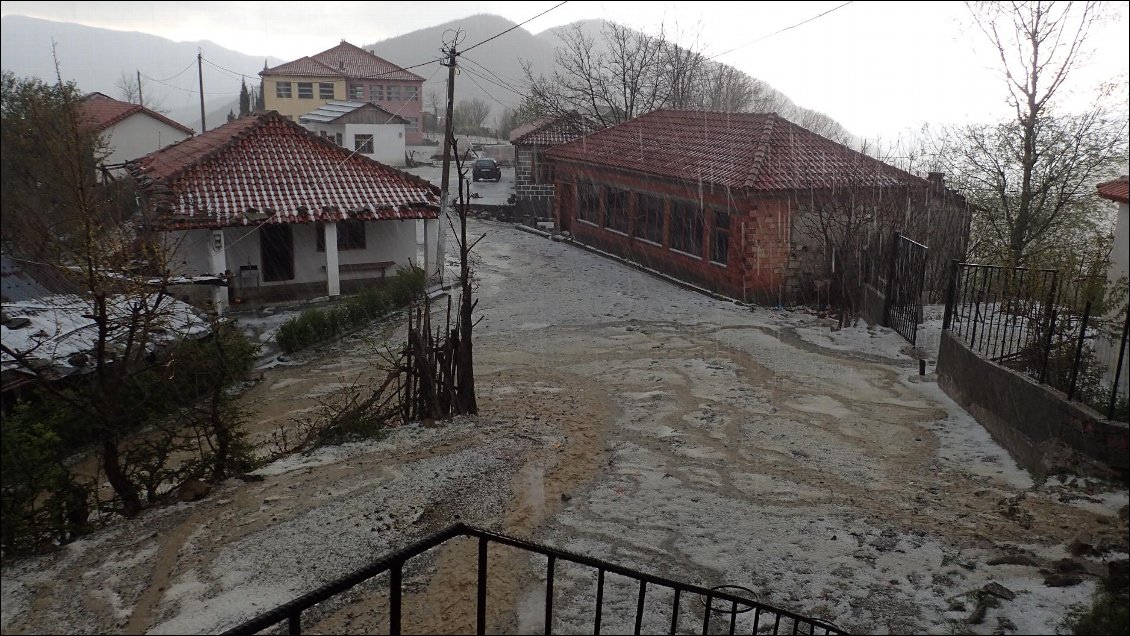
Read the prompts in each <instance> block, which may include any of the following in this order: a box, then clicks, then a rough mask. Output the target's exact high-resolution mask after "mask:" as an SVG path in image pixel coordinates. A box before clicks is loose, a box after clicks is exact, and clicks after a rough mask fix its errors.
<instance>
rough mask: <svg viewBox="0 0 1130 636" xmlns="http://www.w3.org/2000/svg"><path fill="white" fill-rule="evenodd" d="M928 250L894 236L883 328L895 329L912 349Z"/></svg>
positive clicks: (916, 328)
mask: <svg viewBox="0 0 1130 636" xmlns="http://www.w3.org/2000/svg"><path fill="white" fill-rule="evenodd" d="M929 251H930V248H928V247H926V246H925V245H923V244H921V243H919V242H917V241H912V240H910V239H908V238H906V237H905V236H903V235H902V233H901V232H895V240H894V242H893V244H892V247H891V264H890V271H889V273H888V275H887V293H886V299H885V302H884V305H883V307H884V309H883V324H884V325H886V326H887V327H890V328H892V329H894V330H895V331H896V332H898V334H899V335H901V336H902V337H903V338H906V339H907V340H908V341H909V342H910V344H911V346H914V345H915V344H916V340H917V338H918V324H919V323H921V322H922V289H923V287H924V286H925V285H926V256H927V254H929Z"/></svg>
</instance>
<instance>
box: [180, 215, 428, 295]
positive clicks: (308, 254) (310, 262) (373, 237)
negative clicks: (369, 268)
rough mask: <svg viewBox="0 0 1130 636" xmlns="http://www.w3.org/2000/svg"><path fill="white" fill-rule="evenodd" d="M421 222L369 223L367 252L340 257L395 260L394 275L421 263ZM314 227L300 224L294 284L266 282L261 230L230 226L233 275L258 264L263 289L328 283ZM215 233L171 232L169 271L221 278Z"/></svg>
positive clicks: (227, 237)
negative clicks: (213, 253) (214, 267)
mask: <svg viewBox="0 0 1130 636" xmlns="http://www.w3.org/2000/svg"><path fill="white" fill-rule="evenodd" d="M417 223H419V221H417V220H416V219H407V220H403V221H401V220H396V221H371V222H369V223H366V224H365V249H363V250H339V251H338V259H339V261H340V263H341V264H342V265H345V264H349V263H375V262H381V261H395V262H396V265H395V266H393V267H390V268H389V269H388V271H387V275H388V276H392V275H393V274H395V273H396V268H397V267H400V266H405V267H406V266H408V264H409V262H412V263H416V264H417V265H421V266H422V264H421V263H419V262H417V252H416V227H417ZM316 227H317V225H316V224H314V223H302V224H294V225H292V226H291V230H292V232H293V236H294V280H289V281H272V282H267V281H264V280H262V278H261V275H262V271H263V262H262V258H261V255H260V251H259V236H258V232H257V230H256V229H255V228H253V227H251V228H246V227H239V228H225V229H224V243H225V244H226V245H227V266H228V269H229V270H231V272H232V273H233V274H236V275H237V276H238V275H239V267H240V265H258V266H259V272H260V285H262V286H263V287H270V286H272V285H287V284H292V283H315V282H324V281H325V280H326V270H325V269H324V268H325V264H326V254H325V252H319V251H318V250H317V235H316V234H315V228H316ZM211 240H212V239H211V230H188V231H180V232H170V233H169V241H168V244H167V245H168V247H167V249H168V250H169V268H170V270H171V271H172V273H173V274H174V275H185V276H192V275H198V274H220V273H222V272H211V271H208V270H209V267H210V265H209V250H210V247H209V246H210V245H211ZM374 275H375V274H374V273H373V272H349V273H343V274H342V275H341V279H342V280H351V279H354V278H371V277H373V276H374Z"/></svg>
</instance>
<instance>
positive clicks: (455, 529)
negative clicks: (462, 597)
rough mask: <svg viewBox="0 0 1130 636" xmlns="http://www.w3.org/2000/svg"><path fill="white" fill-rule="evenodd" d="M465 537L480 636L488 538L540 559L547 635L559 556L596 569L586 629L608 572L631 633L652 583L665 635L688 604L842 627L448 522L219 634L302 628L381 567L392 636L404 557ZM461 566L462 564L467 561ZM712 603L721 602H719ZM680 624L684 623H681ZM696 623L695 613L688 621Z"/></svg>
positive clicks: (774, 622)
mask: <svg viewBox="0 0 1130 636" xmlns="http://www.w3.org/2000/svg"><path fill="white" fill-rule="evenodd" d="M457 537H471V538H474V539H477V540H478V541H477V542H478V562H477V565H476V566H475V567H477V587H476V605H475V630H476V633H478V634H485V633H486V627H487V591H488V590H487V587H488V577H487V549H488V547H489V545H490V544H491V543H497V544H500V545H505V546H510V547H512V548H517V549H519V550H522V551H525V552H528V553H530V554H531V555H534V554H537V555H541V556H544V557H546V573H545V581H546V584H545V633H546V634H549V633H551V631H552V628H553V612H554V608H555V604H554V603H555V595H554V578H555V572H556V570H557V567H558V563H560V562H567V563H572V564H576V565H579V566H583V567H587V568H592V569H594V570H596V573H597V587H596V598H595V600H594V601H593V605H592V612H593V633H594V634H599V633H600V630H601V622H602V619H603V618H604V614H605V609H606V608H605V606H604V590H605V575H606V574H616V575H620V576H622V577H627V578H629V579H632V580H634V581H638V582H639V589H638V596H637V602H636V611H635V617H634V626H635V627H634V633H636V634H639V633H640V631H641V628H642V626H643V619H644V614H645V600H646V599H647V595H648V593H649V591H652V590H654V589H655V588H666V589H669V590H673V592H674V595H673V600H672V603H671V608H670V617H669V623H668V622H667V619H666V618H665V620H664V623H665V624H669V625H670V633H671V634H675V633H676V632H677V629H678V628H679V625H680V623H679V619H680V615H681V614H680V613H681V612H682V613H683V615H684V616H685V613H686V611H688V609H690V608H693V609H695V610H699V611H701V613H702V618H701V629H702V631H701V633H702V634H708V633H711V621H712V620H713V619H714V616H713V615H719V617H720V618H721V617H725V618H724V619H723V620H727V621H728V622H726V623H723V624H721V625H717V627H721V628H722V629H723V630H727V632H726V633H729V634H734V633H735V630H736V629H737V626H738V624H737V623H738V616H739V615H744V614H750V613H751V612H752V614H751V615H750V617H749V619H747V620H745V622H743V624H742V627H743V631H745V630H747V629H748V628H749V627H750V625H749V622H750V621H752V632H751V633H753V634H842V633H845V632H843V630H841V629H840V628H839V627H837V626H836V625H833V624H832V623H829V622H827V621H822V620H818V619H814V618H807V617H804V616H801V615H799V614H796V613H793V612H790V611H788V610H783V609H779V608H776V607H773V606H771V605H767V604H764V603H761V602H759V601H757V600H756V599H755V598H752V594H733V593H730V592H728V591H727V589H739V590H741V588H734V587H732V586H722V587H720V588H713V589H710V588H705V587H701V586H698V585H690V584H687V583H680V582H678V581H674V580H672V579H668V578H664V577H660V576H655V575H652V574H647V573H645V572H641V571H638V570H634V569H631V568H626V567H622V566H619V565H616V564H613V563H609V562H607V561H602V560H600V559H593V558H590V557H587V556H583V555H579V554H574V553H571V552H565V551H562V550H557V549H554V548H550V547H546V546H543V545H539V544H536V543H532V542H529V541H525V540H522V539H516V538H514V537H510V536H507V535H503V534H499V533H497V532H491V531H489V530H483V529H480V528H475V527H472V526H468V525H465V524H455V525H453V526H450V527H448V528H447V529H445V530H442V531H441V532H439V533H437V534H435V535H432V536H430V537H428V538H426V539H423V540H421V541H418V542H416V543H414V544H412V545H411V546H409V547H407V548H405V549H403V550H399V551H397V552H394V553H392V554H390V555H388V556H386V557H384V558H382V559H380V560H378V561H376V562H374V563H372V564H370V565H367V566H365V567H363V568H361V569H359V570H357V571H355V572H353V573H352V574H349V575H347V576H345V577H343V578H341V579H338V580H336V581H333V582H331V583H327V584H326V585H323V586H321V587H319V588H318V589H316V590H313V591H311V592H309V593H307V594H304V595H302V596H300V597H298V598H296V599H294V600H293V601H290V602H288V603H285V604H283V605H280V606H279V607H276V608H275V609H272V610H270V611H268V612H264V613H263V614H261V615H260V616H258V617H256V618H254V619H251V620H249V621H247V622H245V623H243V624H242V625H239V626H237V627H235V628H232V629H230V630H228V631H227V632H225V634H254V633H258V632H260V631H262V630H265V629H268V628H270V627H273V626H276V625H280V624H281V623H283V622H285V623H286V626H287V629H288V631H289V633H291V634H301V633H302V615H303V612H305V611H307V610H310V609H311V608H313V607H314V606H315V605H317V604H318V603H321V602H323V601H327V600H329V599H331V598H333V597H335V596H338V595H340V594H343V593H345V592H347V591H348V590H350V589H352V588H353V587H355V586H357V585H359V584H361V583H363V582H365V581H368V580H370V579H373V578H374V577H377V576H379V575H382V574H384V573H386V572H387V573H389V578H388V581H389V582H388V603H389V605H388V616H389V619H388V630H389V633H390V634H400V633H401V629H402V627H403V625H402V616H403V606H402V605H403V590H402V587H403V577H404V571H405V565H406V563H407V562H408V561H409V560H410V559H412V558H413V557H417V556H420V555H422V554H424V553H425V552H428V551H429V550H431V549H433V548H436V547H438V546H440V545H442V544H443V543H445V542H447V541H449V540H451V539H454V538H457ZM468 565H469V564H468ZM694 596H697V597H698V598H699V599H700V601H701V602H700V603H698V604H694V605H689V606H688V598H689V597H694ZM718 603H720V604H721V605H719V604H718ZM684 624H685V623H684ZM695 624H696V626H697V625H699V623H698V619H697V618H696V620H695Z"/></svg>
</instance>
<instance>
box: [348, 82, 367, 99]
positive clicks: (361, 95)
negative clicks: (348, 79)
mask: <svg viewBox="0 0 1130 636" xmlns="http://www.w3.org/2000/svg"><path fill="white" fill-rule="evenodd" d="M349 99H365V87H364V86H360V85H354V86H350V87H349Z"/></svg>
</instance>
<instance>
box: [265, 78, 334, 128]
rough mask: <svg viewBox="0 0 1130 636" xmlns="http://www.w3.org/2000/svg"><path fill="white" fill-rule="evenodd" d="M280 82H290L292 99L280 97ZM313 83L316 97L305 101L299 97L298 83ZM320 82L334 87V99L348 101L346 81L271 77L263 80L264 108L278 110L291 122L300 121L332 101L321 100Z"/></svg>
mask: <svg viewBox="0 0 1130 636" xmlns="http://www.w3.org/2000/svg"><path fill="white" fill-rule="evenodd" d="M279 82H290V97H289V98H288V97H278V96H277V93H276V88H277V86H278V84H279ZM299 82H311V83H313V84H314V97H313V98H312V99H305V98H300V97H298V83H299ZM319 82H327V83H331V84H333V85H334V96H333V99H348V98H347V97H346V95H345V79H344V78H337V79H334V78H332V77H321V78H318V77H301V76H297V75H292V76H275V75H272V76H269V77H266V78H264V80H263V107H264V108H266V109H267V110H277V111H279V114H281V115H285V116H287V117H289V118H290V119H291V121H298V118H299V117H301V116H302V115H305V114H306V113H308V112H310V111H312V110H314V109H316V108H318V107H319V106H321V105H323V104H325V103H326V102H328V101H330V100H328V99H321V98H320V97H319V95H320V94H321V93H320V91H319V90H318V83H319Z"/></svg>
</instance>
